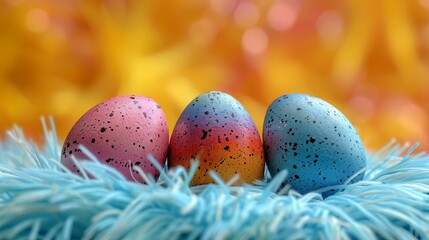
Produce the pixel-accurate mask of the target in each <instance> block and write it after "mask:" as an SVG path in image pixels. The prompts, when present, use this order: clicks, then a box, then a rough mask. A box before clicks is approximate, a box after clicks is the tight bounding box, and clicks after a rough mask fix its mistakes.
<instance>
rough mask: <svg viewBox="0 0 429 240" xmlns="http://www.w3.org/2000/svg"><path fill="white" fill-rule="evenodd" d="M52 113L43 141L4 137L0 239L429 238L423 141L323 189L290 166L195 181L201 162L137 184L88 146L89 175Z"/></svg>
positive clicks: (376, 157)
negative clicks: (303, 183)
mask: <svg viewBox="0 0 429 240" xmlns="http://www.w3.org/2000/svg"><path fill="white" fill-rule="evenodd" d="M42 122H43V127H44V130H45V138H46V144H45V145H44V147H42V148H40V147H37V146H36V144H34V143H33V142H31V141H30V140H28V139H26V138H25V137H24V134H23V133H22V130H21V129H20V128H18V127H15V128H14V129H12V130H11V131H9V132H7V136H6V138H5V139H4V140H3V141H0V239H429V195H428V193H429V156H428V155H426V154H425V153H415V148H416V147H417V145H415V146H414V147H412V148H411V149H409V150H408V152H405V151H406V149H407V148H409V147H406V146H400V145H398V144H395V143H393V142H392V143H391V144H389V145H388V146H386V147H385V148H383V149H381V150H379V151H378V152H377V153H375V154H368V160H369V165H368V167H367V168H366V169H365V177H364V180H363V181H361V182H357V183H354V184H345V185H342V186H337V189H338V192H337V193H335V194H334V195H331V196H330V197H327V198H325V199H323V198H322V195H321V194H320V193H308V194H305V195H300V194H299V193H297V192H295V191H293V190H291V189H289V188H288V187H287V186H286V187H281V183H282V181H283V180H284V179H285V177H286V175H287V173H286V172H285V171H284V172H281V173H280V174H278V175H276V176H275V177H274V178H271V177H270V176H269V174H268V173H267V174H266V179H265V180H264V181H258V182H256V183H255V184H254V185H245V186H232V183H233V181H234V179H232V180H231V181H229V182H224V181H222V180H221V179H220V178H219V177H218V176H217V175H216V174H214V173H212V176H213V178H214V179H215V181H216V184H209V185H205V186H197V187H189V182H190V180H191V178H192V175H193V172H195V170H196V168H197V163H194V164H193V165H192V169H191V170H190V171H189V172H188V171H186V170H185V169H183V168H178V169H175V170H173V171H167V170H165V169H163V171H162V174H161V177H160V179H159V180H158V181H154V180H153V179H151V178H150V177H148V176H145V175H144V177H145V178H146V179H147V182H148V184H146V185H142V184H137V183H133V182H129V181H126V180H125V178H124V177H122V176H121V175H120V174H119V173H118V172H117V171H116V170H115V169H112V168H110V167H108V166H106V165H102V164H100V163H99V162H98V161H96V159H95V157H94V156H92V155H91V154H90V153H89V152H88V151H86V152H87V154H88V156H89V159H91V160H92V161H86V162H83V163H82V164H80V167H81V168H82V170H85V171H86V172H87V173H88V174H90V175H91V176H92V177H91V178H89V177H87V176H84V177H79V176H76V175H74V174H72V173H71V172H69V171H68V170H67V169H66V168H65V167H64V166H62V165H61V163H60V161H59V159H60V144H59V141H58V138H57V136H56V133H55V127H54V123H53V121H52V119H50V123H51V129H50V130H49V129H48V128H47V126H46V125H45V121H44V120H43V121H42ZM82 149H83V150H84V151H85V149H84V148H82ZM158 167H159V168H162V167H161V166H158ZM137 170H138V169H137ZM322 191H323V190H321V192H322Z"/></svg>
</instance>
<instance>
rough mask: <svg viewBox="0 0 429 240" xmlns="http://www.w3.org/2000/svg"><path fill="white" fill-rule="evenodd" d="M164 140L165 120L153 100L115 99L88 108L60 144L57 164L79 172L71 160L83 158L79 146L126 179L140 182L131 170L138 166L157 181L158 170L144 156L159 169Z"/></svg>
mask: <svg viewBox="0 0 429 240" xmlns="http://www.w3.org/2000/svg"><path fill="white" fill-rule="evenodd" d="M168 140H169V139H168V126H167V120H166V117H165V115H164V112H163V111H162V109H161V107H160V106H159V105H158V104H157V103H156V102H155V101H154V100H152V99H150V98H147V97H143V96H134V95H132V96H120V97H115V98H111V99H108V100H106V101H104V102H101V103H100V104H98V105H96V106H95V107H93V108H91V109H90V110H89V111H88V112H86V113H85V114H84V115H83V116H82V117H81V118H80V119H79V120H78V121H77V122H76V123H75V125H74V126H73V127H72V129H71V130H70V133H69V134H68V136H67V138H66V140H65V142H64V145H63V149H62V154H61V162H62V163H63V164H64V165H65V166H66V167H67V168H69V169H70V170H71V171H73V172H75V173H79V169H78V168H76V166H75V164H74V162H73V161H72V158H71V157H72V156H74V157H76V158H77V159H78V160H85V159H87V157H86V156H84V155H83V153H82V152H81V151H80V149H79V145H80V144H82V145H83V146H85V147H86V148H87V149H88V150H90V151H91V152H92V153H93V154H94V155H95V156H96V157H97V158H98V159H99V161H100V162H101V163H103V164H107V165H110V166H112V167H114V168H116V169H117V170H118V171H119V172H120V173H122V174H123V175H124V176H125V177H126V178H127V179H128V180H134V179H136V180H137V181H138V182H143V179H142V178H141V177H140V175H139V174H137V172H135V171H133V170H132V167H133V166H139V167H140V168H141V169H142V170H143V171H144V172H145V173H147V174H150V175H152V176H154V177H155V178H158V176H159V171H158V170H157V169H156V168H155V166H154V165H153V164H152V163H151V162H150V161H149V160H148V154H151V155H153V156H154V157H155V159H157V161H159V163H160V164H161V166H163V165H164V164H165V161H166V157H167V152H168Z"/></svg>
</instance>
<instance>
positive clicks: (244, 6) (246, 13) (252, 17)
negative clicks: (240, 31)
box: [234, 2, 259, 27]
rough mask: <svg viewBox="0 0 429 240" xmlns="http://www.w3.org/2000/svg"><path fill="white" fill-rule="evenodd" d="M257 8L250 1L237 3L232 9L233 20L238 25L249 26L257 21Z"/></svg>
mask: <svg viewBox="0 0 429 240" xmlns="http://www.w3.org/2000/svg"><path fill="white" fill-rule="evenodd" d="M258 19H259V9H258V7H257V6H256V5H255V4H254V3H252V2H244V3H241V4H240V5H238V7H237V8H236V9H235V11H234V21H235V23H236V24H237V25H238V26H241V27H250V26H252V25H254V24H256V23H257V21H258Z"/></svg>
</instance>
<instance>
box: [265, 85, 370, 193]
mask: <svg viewBox="0 0 429 240" xmlns="http://www.w3.org/2000/svg"><path fill="white" fill-rule="evenodd" d="M263 144H264V151H265V160H266V163H267V166H268V170H269V171H270V173H271V175H272V176H274V175H276V174H277V173H278V172H280V171H281V170H283V169H287V171H288V173H289V175H288V178H287V180H286V182H285V183H288V184H290V185H291V187H292V188H293V189H295V190H297V191H299V192H300V193H303V194H304V193H308V192H311V191H314V190H317V189H320V188H323V187H329V186H335V185H340V184H343V183H344V182H345V181H346V180H347V179H348V178H349V177H351V176H353V175H354V174H355V173H356V172H358V171H359V170H361V169H362V168H364V167H365V166H366V154H365V149H364V146H363V144H362V141H361V139H360V137H359V135H358V133H357V132H356V130H355V128H354V127H353V125H352V124H351V123H350V121H349V120H348V119H347V118H346V117H345V116H344V115H343V114H342V113H341V112H340V111H339V110H338V109H336V108H335V107H334V106H332V105H331V104H329V103H327V102H325V101H323V100H322V99H319V98H316V97H313V96H309V95H305V94H288V95H284V96H281V97H279V98H277V99H276V100H275V101H274V102H273V103H272V104H271V105H270V107H269V108H268V110H267V113H266V115H265V120H264V129H263ZM362 178H363V174H360V175H359V176H357V177H356V178H354V179H353V181H352V182H356V181H360V180H362ZM334 192H335V190H333V189H330V190H328V191H326V192H324V193H323V195H324V196H329V195H330V194H332V193H334Z"/></svg>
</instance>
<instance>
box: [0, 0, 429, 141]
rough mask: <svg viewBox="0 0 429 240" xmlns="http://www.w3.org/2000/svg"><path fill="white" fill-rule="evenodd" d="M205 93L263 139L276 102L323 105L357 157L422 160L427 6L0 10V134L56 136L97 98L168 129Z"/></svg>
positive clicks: (243, 1)
mask: <svg viewBox="0 0 429 240" xmlns="http://www.w3.org/2000/svg"><path fill="white" fill-rule="evenodd" d="M210 90H221V91H225V92H227V93H230V94H232V95H233V96H234V97H236V98H237V99H238V100H239V101H241V102H242V103H243V105H244V106H245V107H246V108H247V110H248V111H249V113H250V114H251V116H252V117H253V119H254V120H255V122H256V124H257V126H258V128H259V129H260V131H262V123H263V119H264V115H265V111H266V109H267V108H268V106H269V104H270V103H271V102H272V101H273V100H274V99H275V98H277V97H278V96H280V95H283V94H287V93H293V92H295V93H296V92H301V93H307V94H311V95H315V96H317V97H320V98H323V99H325V100H327V101H328V102H330V103H331V104H333V105H334V106H336V107H337V108H339V109H340V110H341V111H342V112H343V113H344V114H346V116H347V117H348V118H349V119H350V120H351V121H352V123H354V124H355V126H356V128H357V129H358V131H359V133H360V134H361V137H362V139H363V142H364V143H365V145H366V147H367V148H368V149H377V148H379V147H381V146H384V145H385V144H386V143H388V142H389V141H390V140H391V139H392V138H395V139H397V140H398V141H399V142H406V141H408V142H410V143H414V142H415V141H419V142H421V143H422V147H420V148H419V149H421V150H422V149H423V150H429V134H428V130H429V114H428V113H429V101H428V99H427V96H429V0H416V1H414V0H396V1H388V0H380V1H370V0H361V1H355V0H346V1H340V0H337V1H334V0H326V1H308V0H269V1H267V0H259V1H250V0H183V1H176V0H164V1H156V0H145V1H138V0H129V1H116V0H104V1H101V0H98V1H97V0H93V1H74V0H61V1H57V0H34V1H32V0H0V132H1V134H0V135H4V134H2V133H3V132H4V131H5V130H7V129H9V128H11V127H12V126H13V125H14V124H18V125H19V126H21V127H23V128H24V130H25V132H26V133H27V135H28V136H29V137H31V138H33V139H34V140H35V141H41V140H42V128H41V124H40V116H41V115H45V116H48V115H52V116H53V117H54V119H55V121H56V125H57V128H58V133H59V136H60V138H61V139H64V138H65V137H66V134H67V133H68V131H69V130H70V128H71V127H72V126H73V124H74V123H75V122H76V121H77V120H78V118H79V117H80V116H81V115H82V114H83V113H85V112H86V111H87V110H88V109H90V108H91V107H92V106H94V105H95V104H97V103H99V102H100V101H103V100H104V99H107V98H110V97H113V96H117V95H124V94H140V95H146V96H148V97H151V98H153V99H155V100H156V101H157V102H158V103H159V104H160V105H161V106H162V108H163V109H164V111H165V113H166V115H167V118H168V121H169V126H170V131H171V130H172V129H173V127H174V124H175V122H176V120H177V118H178V117H179V115H180V113H181V112H182V110H183V109H184V108H185V107H186V105H187V104H188V103H189V102H190V101H191V100H192V99H193V98H195V97H196V96H197V95H198V94H201V93H203V92H206V91H210Z"/></svg>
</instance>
